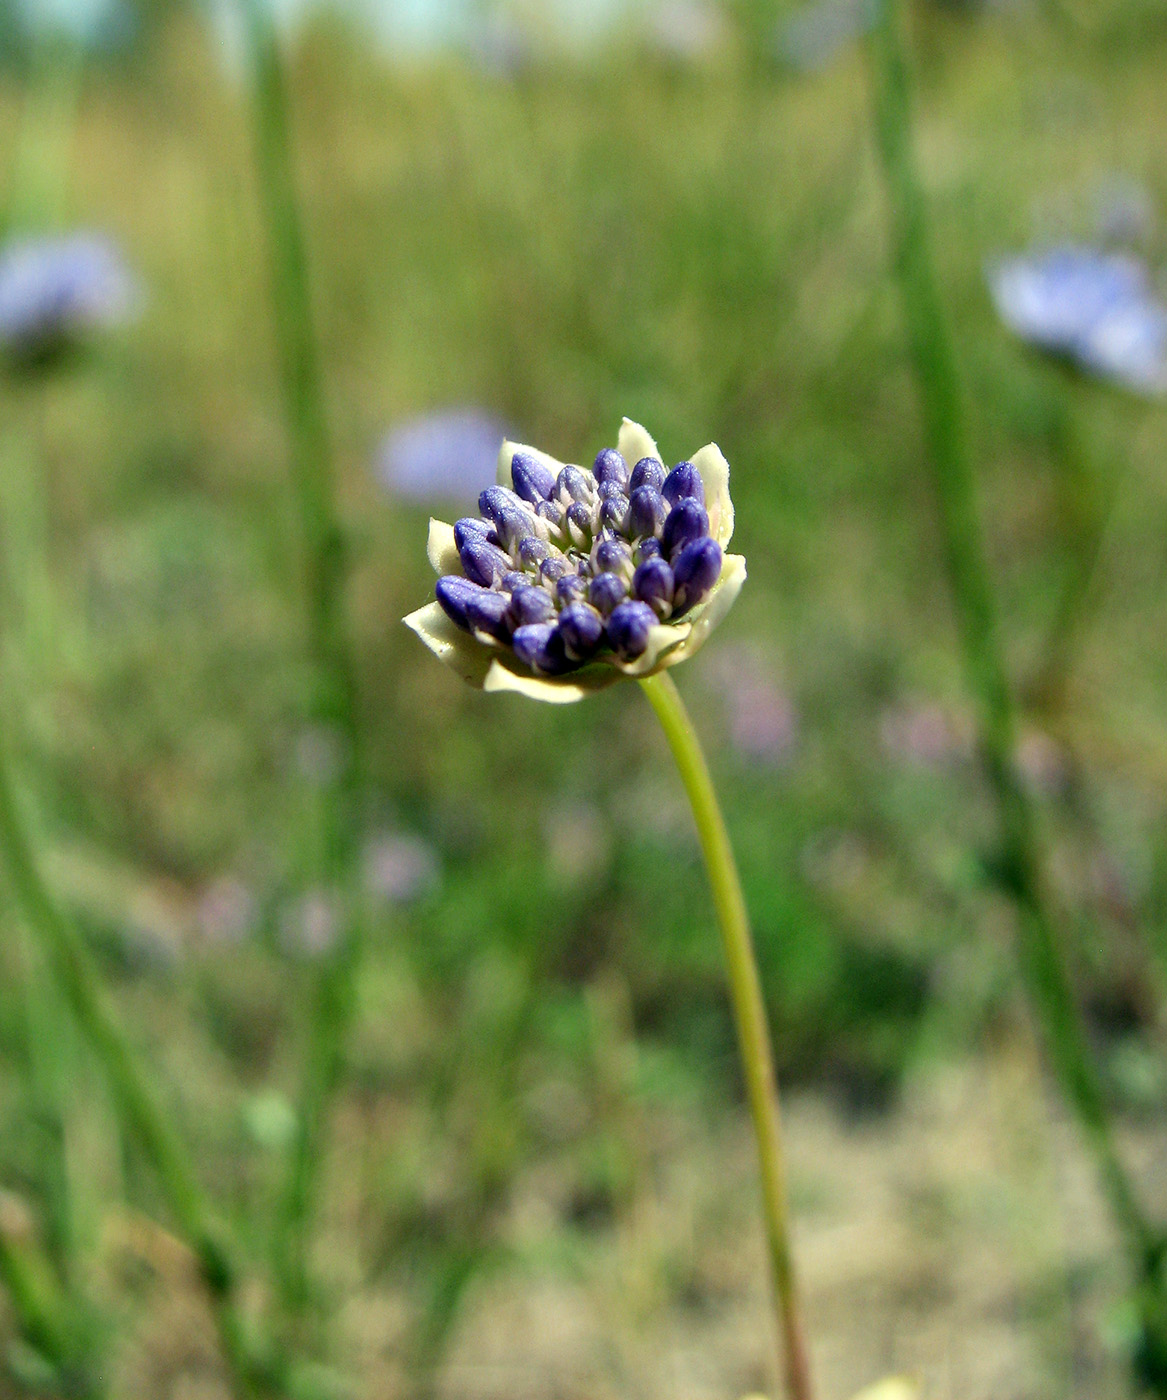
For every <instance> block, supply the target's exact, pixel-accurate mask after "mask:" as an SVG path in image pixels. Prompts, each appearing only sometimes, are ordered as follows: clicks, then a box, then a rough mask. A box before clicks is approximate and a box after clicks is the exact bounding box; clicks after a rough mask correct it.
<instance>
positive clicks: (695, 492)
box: [660, 462, 705, 506]
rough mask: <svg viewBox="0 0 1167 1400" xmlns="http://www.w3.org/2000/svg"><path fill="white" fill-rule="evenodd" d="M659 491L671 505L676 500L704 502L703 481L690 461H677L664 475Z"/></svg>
mask: <svg viewBox="0 0 1167 1400" xmlns="http://www.w3.org/2000/svg"><path fill="white" fill-rule="evenodd" d="M660 493H661V495H662V496H663V497H664V498H665V500H666V501H668V503H669V505H671V506H675V505H676V504H677V502H678V501H696V502H697V503H698V504H699V505H704V504H705V483H704V482H703V481H702V480H701V473H700V472H699V471H698V470H697V468H696V467H695V466H694V465H693V463H692V462H678V463H677V465H676V466H675V467H674V468H673V469H672V471H671V472H669V474H668V476H666V477H665V484H664V485H663V486H662V487H661V489H660Z"/></svg>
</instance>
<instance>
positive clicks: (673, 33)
mask: <svg viewBox="0 0 1167 1400" xmlns="http://www.w3.org/2000/svg"><path fill="white" fill-rule="evenodd" d="M647 37H648V41H649V43H650V44H651V45H652V47H653V48H654V49H655V50H656V51H657V52H658V53H659V54H661V55H662V56H663V57H664V58H669V59H673V60H674V61H676V62H678V63H692V62H694V61H696V60H699V59H702V58H705V57H707V56H708V55H709V54H710V53H712V52H713V51H714V50H715V49H717V48H718V47H719V46H720V45H721V44H722V43H723V42H724V40H725V37H726V35H725V22H724V20H723V19H722V16H721V13H720V11H719V10H718V9H716V8H715V7H714V6H713V5H709V4H702V3H700V2H699V0H665V3H664V4H661V5H658V6H657V8H656V9H654V10H653V12H652V14H651V15H650V16H649V21H648V35H647Z"/></svg>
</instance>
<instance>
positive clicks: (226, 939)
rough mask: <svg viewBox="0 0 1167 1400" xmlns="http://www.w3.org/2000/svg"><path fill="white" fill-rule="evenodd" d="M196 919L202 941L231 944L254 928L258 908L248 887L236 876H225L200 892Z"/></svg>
mask: <svg viewBox="0 0 1167 1400" xmlns="http://www.w3.org/2000/svg"><path fill="white" fill-rule="evenodd" d="M196 920H197V924H198V930H199V933H200V935H201V936H202V938H203V941H204V942H206V943H210V944H218V945H220V946H234V945H235V944H239V943H242V942H243V940H244V939H245V938H246V937H247V935H248V934H249V933H251V932H253V931H254V930H255V928H256V926H257V925H258V922H259V908H258V906H257V904H256V900H255V896H254V895H253V894H252V892H251V890H250V889H249V888H248V886H247V885H245V884H244V883H243V881H242V880H240V879H238V878H236V877H235V876H231V875H227V876H224V877H222V878H221V879H218V880H215V881H213V882H212V883H211V884H210V885H209V886H208V887H207V888H206V890H204V891H203V894H202V897H201V898H200V900H199V902H198V910H197V913H196Z"/></svg>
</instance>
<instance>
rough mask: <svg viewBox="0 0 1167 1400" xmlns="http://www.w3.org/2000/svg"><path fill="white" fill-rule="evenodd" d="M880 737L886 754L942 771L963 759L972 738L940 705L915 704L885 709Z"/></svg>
mask: <svg viewBox="0 0 1167 1400" xmlns="http://www.w3.org/2000/svg"><path fill="white" fill-rule="evenodd" d="M879 737H880V739H881V740H882V742H883V747H884V749H885V750H886V751H887V753H888V754H889V755H890V756H891V757H893V758H896V759H899V760H901V761H902V762H907V763H911V764H915V765H917V766H919V767H921V768H940V767H942V766H944V765H946V764H949V763H954V762H956V761H957V760H958V759H961V758H964V757H965V756H966V754H967V753H968V750H969V745H970V738H969V736H968V735H967V734H962V733H961V732H960V731H959V730H958V728H957V726H956V725H955V724H954V723H953V721H952V719H951V718H950V716H949V715H948V714H947V713H946V711H945V710H944V709H943V708H942V707H941V706H940V705H932V704H912V705H904V706H901V707H898V708H896V709H889V710H885V711H884V713H883V716H882V717H881V719H880V722H879Z"/></svg>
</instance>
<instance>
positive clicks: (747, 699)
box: [716, 647, 798, 766]
mask: <svg viewBox="0 0 1167 1400" xmlns="http://www.w3.org/2000/svg"><path fill="white" fill-rule="evenodd" d="M716 683H717V686H718V689H719V690H720V691H721V692H722V694H723V695H724V697H725V704H726V707H727V709H728V711H729V715H728V718H729V737H730V742H731V743H732V744H733V746H734V748H735V749H736V750H737V752H738V755H739V756H740V757H741V758H744V759H747V760H749V761H752V762H759V763H767V764H772V765H775V766H777V765H778V764H781V763H785V762H786V761H787V760H788V759H790V758H791V757H792V756H793V754H794V750H795V748H796V747H797V745H798V712H797V710H796V709H795V708H794V703H793V701H792V700H791V699H790V697H789V696H788V695H787V694H786V693H785V691H783V690H782V688H781V687H780V686H779V685H778V684H777V683H776V681H775V680H774V677H773V674H772V673H771V671H770V668H769V667H768V666H767V664H766V663H765V661H764V660H763V659H762V657H760V656H759V655H758V654H757V653H756V652H754V651H753V650H752V649H750V648H748V647H729V648H727V649H726V650H725V651H724V652H723V654H722V655H721V656H719V657H718V664H717V668H716Z"/></svg>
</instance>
